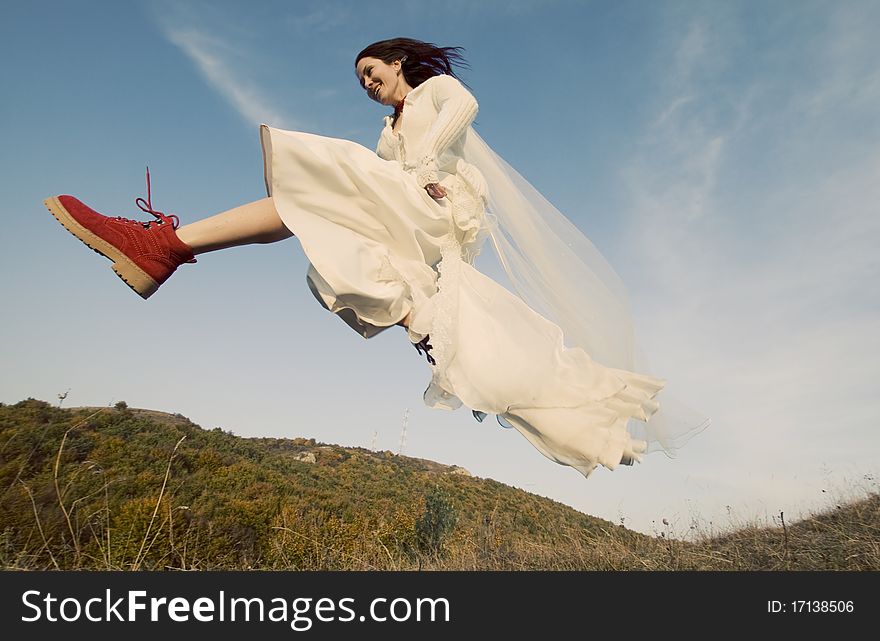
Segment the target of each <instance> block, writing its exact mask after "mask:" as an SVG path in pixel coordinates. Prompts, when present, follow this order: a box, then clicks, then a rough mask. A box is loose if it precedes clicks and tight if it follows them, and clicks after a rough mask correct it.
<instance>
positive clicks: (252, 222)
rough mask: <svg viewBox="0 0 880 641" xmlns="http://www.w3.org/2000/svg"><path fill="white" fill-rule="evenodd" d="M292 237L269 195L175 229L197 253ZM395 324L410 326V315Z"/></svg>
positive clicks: (181, 238)
mask: <svg viewBox="0 0 880 641" xmlns="http://www.w3.org/2000/svg"><path fill="white" fill-rule="evenodd" d="M291 236H293V233H292V232H291V231H290V230H289V229H288V228H287V227H286V226H285V225H284V223H283V222H282V221H281V217H280V216H279V215H278V211H277V210H276V209H275V203H274V202H273V201H272V199H271V198H263V199H262V200H257V201H254V202H252V203H248V204H246V205H241V206H240V207H235V208H234V209H229V210H227V211H224V212H221V213H219V214H216V215H214V216H211V217H209V218H203V219H202V220H197V221H196V222H194V223H190V224H188V225H182V226H181V227H178V228H177V237H178V238H180V240H182V241H183V242H185V243H186V244H187V245H189V246H190V247H191V248H192V252H193V254H196V255H198V254H205V253H207V252H212V251H217V250H218V249H227V248H229V247H238V246H240V245H251V244H254V243H262V244H266V243H275V242H278V241H279V240H285V239H287V238H290V237H291ZM397 324H398V325H400V326H402V327H409V314H407V315H406V317H405V318H403V319H401V320H400V321H399V322H398V323H397Z"/></svg>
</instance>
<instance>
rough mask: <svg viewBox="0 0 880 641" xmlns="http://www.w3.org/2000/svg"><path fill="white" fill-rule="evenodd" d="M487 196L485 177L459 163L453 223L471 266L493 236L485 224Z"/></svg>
mask: <svg viewBox="0 0 880 641" xmlns="http://www.w3.org/2000/svg"><path fill="white" fill-rule="evenodd" d="M487 194H488V190H487V188H486V181H485V179H484V178H483V174H481V173H480V172H479V170H478V169H477V168H476V167H474V166H473V165H470V164H468V163H466V162H464V161H463V160H459V161H458V164H457V165H456V179H455V181H454V182H453V184H452V194H451V197H450V201H451V204H452V222H453V223H454V225H455V229H456V234H455V235H456V240H457V241H458V243H459V245H460V246H461V250H460V251H461V254H462V258H463V259H464V260H465V261H467V262H468V263H469V264H473V262H474V260H475V259H476V257H477V255H478V254H479V253H480V247H481V245H482V244H483V240H485V238H486V236H488V233H489V231H488V228H487V226H486V221H485V212H486V200H487Z"/></svg>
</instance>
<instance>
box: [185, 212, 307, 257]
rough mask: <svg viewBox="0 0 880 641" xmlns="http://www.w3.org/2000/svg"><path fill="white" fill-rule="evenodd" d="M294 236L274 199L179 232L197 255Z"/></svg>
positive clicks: (200, 222) (222, 215)
mask: <svg viewBox="0 0 880 641" xmlns="http://www.w3.org/2000/svg"><path fill="white" fill-rule="evenodd" d="M291 236H293V233H292V232H291V231H290V230H289V229H288V228H287V227H286V226H285V225H284V223H283V222H282V221H281V217H280V216H279V215H278V212H277V211H276V209H275V203H274V202H273V201H272V199H271V198H263V199H262V200H257V201H254V202H252V203H248V204H246V205H242V206H240V207H235V208H234V209H230V210H228V211H224V212H222V213H219V214H217V215H215V216H211V217H209V218H203V219H202V220H198V221H196V222H194V223H190V224H188V225H181V226H180V227H178V228H177V237H178V238H180V240H182V241H183V242H185V243H186V244H187V245H189V246H190V247H191V248H192V251H193V254H204V253H207V252H212V251H217V250H218V249H226V248H228V247H238V246H239V245H250V244H253V243H262V244H265V243H275V242H278V241H279V240H284V239H286V238H290V237H291Z"/></svg>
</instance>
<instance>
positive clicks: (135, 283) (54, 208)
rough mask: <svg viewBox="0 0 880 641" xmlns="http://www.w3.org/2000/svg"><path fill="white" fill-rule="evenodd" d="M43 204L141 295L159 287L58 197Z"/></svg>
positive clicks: (148, 293) (143, 295)
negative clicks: (84, 224)
mask: <svg viewBox="0 0 880 641" xmlns="http://www.w3.org/2000/svg"><path fill="white" fill-rule="evenodd" d="M43 204H44V205H45V206H46V209H48V210H49V213H50V214H52V216H54V217H55V220H57V221H58V222H59V223H61V225H62V226H63V227H64V229H66V230H67V231H69V232H70V233H71V234H73V235H74V236H76V237H77V238H79V239H80V240H81V241H82V242H83V243H84V244H85V245H86V246H87V247H89V248H90V249H93V250H94V251H96V252H98V253H99V254H101V256H103V257H104V258H109V259H110V260H112V261H113V264H112V265H111V266H110V268H111V269H112V270H113V272H114V273H115V274H116V275H117V276H119V278H121V279H122V281H123V282H124V283H125V284H126V285H128V286H129V287H131V288H132V289H133V290H134V291H135V292H136V293H137V294H138V295H140V297H141V298H143V299H144V300H146V299H147V298H149V297H150V296H152V295H153V294H154V293H155V292H156V290H157V289H159V283H157V282H156V281H155V280H153V279H152V278H151V277H150V275H149V274H147V273H146V272H145V271H144V270H143V269H141V268H140V267H138V266H137V265H135V264H134V262H132V260H131V259H130V258H129V257H128V256H126V255H125V254H123V253H122V252H121V251H119V250H118V249H116V247H114V246H113V245H111V244H110V243H108V242H107V241H106V240H104V239H103V238H101V237H99V236H96V235H95V234H93V233H92V232H90V231H89V230H88V229H86V228H85V227H83V226H82V225H80V224H79V223H78V222H77V220H76V218H74V217H73V216H71V215H70V213H69V212H68V211H67V209H65V207H64V205H62V204H61V201H60V200H58V198H57V197H52V198H47V199H46V200H44V201H43Z"/></svg>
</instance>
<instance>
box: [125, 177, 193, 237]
mask: <svg viewBox="0 0 880 641" xmlns="http://www.w3.org/2000/svg"><path fill="white" fill-rule="evenodd" d="M152 195H153V194H152V189H151V185H150V168H149V167H147V199H146V200H144V199H143V198H136V199H135V201H134V204H135V205H137V206H138V207H139V208H140V210H141V211H142V212H144V213H145V214H152V215H153V216H155V217H156V220H150V221H148V222H144V221H141V220H132V219H131V218H123V217H122V216H116V220H118V221H120V222H123V223H135V224H137V225H142V226H143V228H144V229H149V228H150V225H164V224H165V223H168V222H170V223H171V225H172V227H173V228H174V229H177V228H178V227H179V226H180V219H179V218H178V217H177V216H175V215H174V214H171V215H170V216H166V215H165V214H164V213H162V212H161V211H156V210H155V209H153V198H152Z"/></svg>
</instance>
